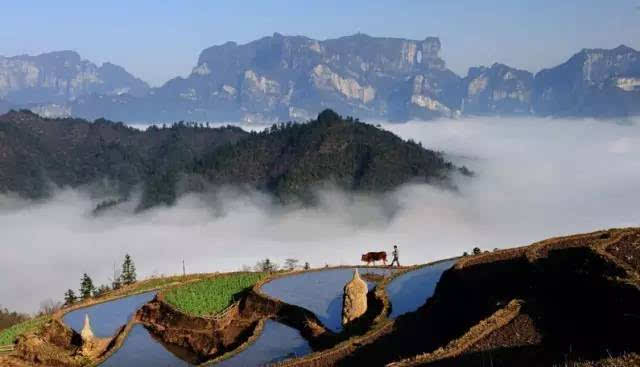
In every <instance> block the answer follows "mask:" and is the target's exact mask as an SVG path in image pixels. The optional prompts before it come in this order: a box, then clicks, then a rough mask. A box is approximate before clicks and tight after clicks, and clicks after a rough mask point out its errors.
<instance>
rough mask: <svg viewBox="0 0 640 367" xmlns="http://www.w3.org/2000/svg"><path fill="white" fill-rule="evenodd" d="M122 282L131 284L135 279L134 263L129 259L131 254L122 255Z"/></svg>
mask: <svg viewBox="0 0 640 367" xmlns="http://www.w3.org/2000/svg"><path fill="white" fill-rule="evenodd" d="M121 278H122V283H124V284H127V285H128V284H132V283H135V281H136V265H135V264H134V263H133V260H131V256H129V254H126V255H125V256H124V262H123V263H122V275H121Z"/></svg>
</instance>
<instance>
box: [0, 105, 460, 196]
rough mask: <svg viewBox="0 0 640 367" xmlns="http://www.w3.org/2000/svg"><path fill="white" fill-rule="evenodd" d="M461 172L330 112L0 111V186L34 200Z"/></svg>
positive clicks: (348, 184) (424, 178) (307, 192)
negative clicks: (231, 121) (124, 115)
mask: <svg viewBox="0 0 640 367" xmlns="http://www.w3.org/2000/svg"><path fill="white" fill-rule="evenodd" d="M456 170H459V171H461V172H462V173H468V171H466V169H464V168H463V169H459V168H457V167H455V166H454V165H452V164H451V163H449V162H447V161H445V160H444V159H443V157H442V156H441V154H439V153H437V152H433V151H430V150H427V149H424V148H423V147H422V146H421V145H419V144H417V143H414V142H411V141H409V142H407V141H403V140H402V139H401V138H399V137H397V136H395V135H394V134H392V133H390V132H388V131H385V130H383V129H380V128H378V127H375V126H373V125H369V124H366V123H362V122H359V121H358V120H354V119H352V118H347V119H343V118H342V117H340V116H339V115H337V114H336V113H334V112H333V111H331V110H326V111H324V112H322V113H321V114H320V115H319V116H318V118H317V119H316V120H312V121H309V122H307V123H303V124H298V123H287V124H280V125H274V126H272V127H271V128H270V129H266V130H265V131H263V132H261V133H255V132H253V133H248V132H246V131H244V130H242V129H240V128H238V127H233V126H227V127H219V128H209V127H206V126H204V125H202V124H193V123H176V124H173V125H171V126H170V127H164V128H156V127H152V128H149V129H147V130H146V131H139V130H136V129H133V128H130V127H127V126H125V125H123V124H121V123H114V122H110V121H106V120H102V119H101V120H96V121H95V122H88V121H85V120H78V119H44V118H41V117H40V116H38V115H35V114H33V113H30V112H26V111H20V112H15V111H12V112H9V113H8V114H5V115H2V116H0V191H2V192H17V193H19V194H20V195H22V196H26V197H32V198H39V197H46V196H47V195H49V194H50V193H51V192H52V189H53V188H54V187H56V186H58V187H63V186H70V187H78V186H83V185H92V187H93V186H95V185H96V183H102V184H103V183H104V182H108V183H109V184H108V185H106V187H108V188H110V191H109V193H108V194H109V195H108V196H109V197H110V199H111V200H113V201H111V202H110V203H115V202H118V201H120V200H126V199H128V198H129V197H130V194H131V193H132V192H134V191H135V190H136V188H141V189H142V192H143V196H142V200H141V202H140V208H141V209H143V208H148V207H151V206H154V205H157V204H160V203H165V204H172V203H173V202H174V201H175V200H176V198H177V197H178V195H179V193H182V192H186V191H197V190H203V189H204V188H205V187H211V186H212V185H213V186H216V185H233V186H241V187H243V188H255V189H258V190H263V191H266V192H269V193H272V194H274V195H275V196H276V197H278V198H280V199H281V200H284V201H288V200H293V199H302V200H303V201H308V200H309V199H310V198H311V197H312V191H313V188H314V187H316V186H317V185H319V184H323V183H325V182H332V183H334V184H336V185H338V186H339V187H341V188H344V189H346V190H354V191H385V190H389V189H392V188H394V187H397V186H398V185H400V184H403V183H406V182H409V181H412V180H416V181H420V182H428V183H434V184H446V183H447V181H448V178H449V177H450V174H451V173H452V172H453V171H456ZM102 186H105V185H102Z"/></svg>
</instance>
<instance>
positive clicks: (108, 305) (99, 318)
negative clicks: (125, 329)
mask: <svg viewBox="0 0 640 367" xmlns="http://www.w3.org/2000/svg"><path fill="white" fill-rule="evenodd" d="M155 294H156V292H147V293H142V294H138V295H135V296H129V297H125V298H120V299H116V300H113V301H109V302H105V303H99V304H97V305H93V306H89V307H86V308H80V309H78V310H75V311H72V312H69V313H67V314H66V315H64V317H63V319H62V320H63V321H64V323H65V324H67V325H68V326H69V327H71V328H72V329H74V330H76V331H77V332H80V331H81V330H82V326H83V323H84V316H85V315H89V319H90V321H91V329H92V330H93V334H94V335H95V336H97V337H101V338H105V337H110V336H113V334H115V332H116V331H117V330H118V328H120V327H121V326H123V325H125V324H126V323H127V322H129V320H130V319H131V317H132V316H133V315H134V314H135V312H136V311H137V310H138V309H139V308H140V307H142V306H143V305H144V304H145V303H147V302H149V301H151V300H152V299H153V297H154V296H155Z"/></svg>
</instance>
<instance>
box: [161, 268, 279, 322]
mask: <svg viewBox="0 0 640 367" xmlns="http://www.w3.org/2000/svg"><path fill="white" fill-rule="evenodd" d="M265 276H266V274H265V273H237V274H229V275H222V276H218V277H214V278H209V279H204V280H201V281H197V282H194V283H189V284H185V285H183V286H180V287H177V288H173V289H171V290H169V291H168V292H167V293H166V294H165V300H166V301H167V302H168V303H169V304H171V305H173V306H174V307H176V308H177V309H178V310H180V311H182V312H185V313H188V314H191V315H197V316H211V315H215V314H217V313H219V312H221V311H223V310H224V309H225V308H227V307H229V305H231V304H232V303H233V302H234V301H235V298H236V297H237V295H238V294H239V293H240V292H242V291H243V290H246V289H248V288H250V287H252V286H253V285H254V284H256V283H257V282H258V281H260V280H261V279H263V278H264V277H265Z"/></svg>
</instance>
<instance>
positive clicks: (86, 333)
mask: <svg viewBox="0 0 640 367" xmlns="http://www.w3.org/2000/svg"><path fill="white" fill-rule="evenodd" d="M80 336H81V337H82V341H83V342H88V341H91V340H93V338H94V336H93V330H91V322H90V321H89V315H88V314H87V315H84V326H82V331H81V332H80Z"/></svg>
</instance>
